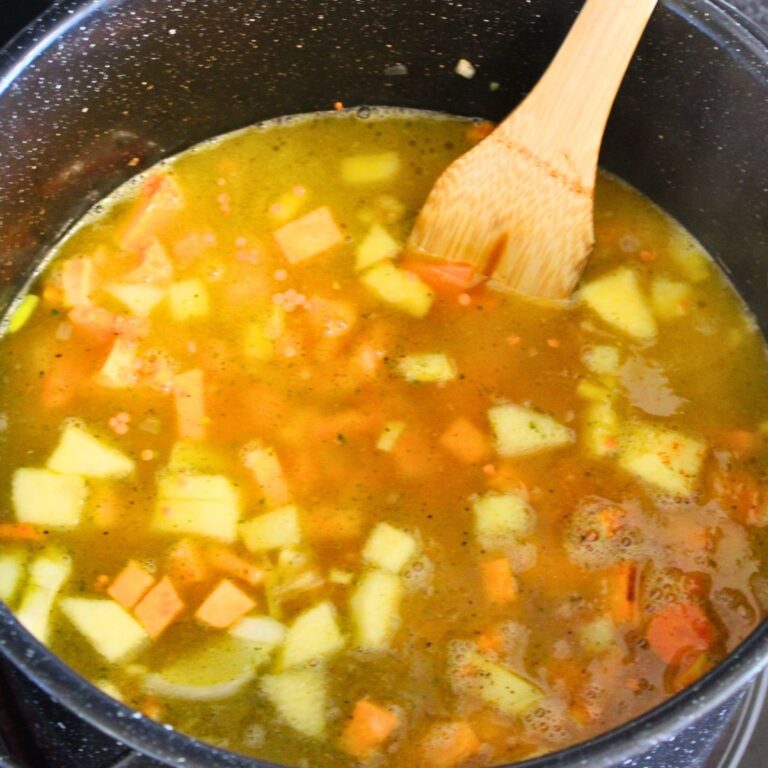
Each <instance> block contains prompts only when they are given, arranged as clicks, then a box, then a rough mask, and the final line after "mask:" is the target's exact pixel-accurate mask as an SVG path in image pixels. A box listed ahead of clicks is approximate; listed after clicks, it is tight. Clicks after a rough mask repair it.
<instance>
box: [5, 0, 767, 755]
mask: <svg viewBox="0 0 768 768" xmlns="http://www.w3.org/2000/svg"><path fill="white" fill-rule="evenodd" d="M579 5H580V2H578V1H577V0H466V1H465V2H460V1H459V0H377V1H376V2H366V1H365V0H227V2H224V1H223V0H175V2H169V1H168V0H92V1H91V2H63V3H60V4H58V5H57V6H56V7H55V9H54V10H53V11H51V12H49V13H48V14H47V15H46V16H44V17H43V18H42V19H41V20H40V21H38V22H37V23H36V24H34V25H33V26H32V27H31V28H30V29H28V30H27V31H26V32H24V33H23V34H22V35H21V36H20V37H19V38H17V39H16V41H15V42H14V43H13V44H12V45H11V46H10V48H9V49H7V50H6V51H4V52H0V291H1V292H0V309H2V308H3V307H7V305H8V303H9V301H10V300H11V299H12V297H13V296H14V295H15V294H16V293H17V292H18V290H19V288H20V287H22V286H23V285H24V284H25V282H26V281H27V280H28V279H30V277H31V276H32V275H33V274H34V272H35V269H36V267H37V265H38V264H39V263H40V259H41V257H42V256H43V255H44V254H45V253H46V250H47V249H48V248H49V246H50V245H51V243H53V242H55V241H56V239H57V238H59V237H60V236H61V235H62V234H63V233H64V232H65V231H66V229H67V227H68V226H69V225H70V224H71V223H72V222H73V221H75V220H76V219H77V218H78V217H79V216H80V215H81V214H82V213H84V212H85V210H86V209H87V208H89V207H90V206H91V205H92V204H93V203H94V202H96V201H97V200H98V199H99V198H101V197H103V196H104V195H105V194H107V193H108V192H109V191H111V190H112V189H113V188H114V187H115V186H116V185H117V184H119V183H120V182H122V181H124V180H125V179H126V178H128V177H129V176H131V175H132V174H134V173H136V172H137V171H139V170H141V169H142V168H144V167H146V166H148V165H150V164H152V163H154V162H155V161H157V160H158V159H160V158H162V157H166V156H168V155H170V154H172V153H175V152H178V151H179V150H182V149H184V148H185V147H188V146H189V145H191V144H194V143H195V142H198V141H200V140H202V139H205V138H208V137H210V136H214V135H216V134H220V133H223V132H226V131H229V130H232V129H234V128H239V127H241V126H244V125H247V124H249V123H253V122H255V121H259V120H263V119H266V118H271V117H274V116H276V115H282V114H288V113H296V112H309V111H314V110H325V109H330V108H331V106H332V104H333V103H334V102H336V101H342V102H343V103H344V104H345V105H347V106H356V105H361V104H392V105H401V106H409V107H422V108H427V109H434V110H444V111H447V112H453V113H457V114H463V115H479V116H483V117H486V118H491V119H499V118H501V117H502V116H504V115H505V114H506V113H507V112H508V111H510V109H511V108H512V107H514V106H515V104H516V103H517V102H518V101H519V100H520V99H521V97H522V96H523V95H524V94H525V93H526V92H527V91H528V90H529V89H530V88H531V86H532V85H533V84H534V82H535V81H536V80H537V78H538V77H539V75H540V73H541V72H542V71H543V69H544V68H545V66H546V64H547V62H548V61H549V60H550V59H551V57H552V55H553V54H554V52H555V50H556V49H557V47H558V45H559V43H560V41H561V40H562V38H563V36H564V35H565V32H566V31H567V29H568V28H569V26H570V24H571V23H572V21H573V19H574V17H575V15H576V12H577V10H578V6H579ZM459 58H466V59H468V60H470V61H471V62H472V63H473V64H474V65H475V66H476V67H477V74H476V75H475V77H474V78H473V79H472V80H466V79H463V78H461V77H458V76H457V75H455V74H454V72H453V69H454V66H455V64H456V62H457V60H458V59H459ZM492 82H495V83H498V84H499V87H498V88H497V89H496V90H491V88H490V83H492ZM766 137H768V43H767V42H766V40H765V38H763V37H761V35H760V33H759V32H758V30H756V29H754V28H751V27H750V26H749V24H748V23H747V22H746V21H745V20H744V19H743V18H742V17H740V16H739V15H738V14H736V13H735V11H733V9H732V8H730V7H729V6H728V5H726V4H725V3H724V2H720V0H668V1H667V2H665V3H664V5H663V7H661V8H659V9H658V11H657V12H656V14H655V16H654V18H653V19H652V21H651V24H650V27H649V29H648V32H647V34H646V37H645V39H644V40H643V42H642V44H641V45H640V49H639V51H638V54H637V56H636V59H635V61H634V63H633V64H632V66H631V68H630V71H629V74H628V77H627V80H626V82H625V84H624V86H623V87H622V90H621V93H620V95H619V98H618V101H617V103H616V107H615V109H614V112H613V115H612V117H611V120H610V123H609V126H608V131H607V134H606V139H605V144H604V148H603V155H602V163H603V165H604V167H606V168H607V169H609V170H611V171H613V172H614V173H616V174H618V175H619V176H621V177H623V178H625V179H627V180H628V181H629V182H631V183H632V184H634V185H635V186H636V187H638V188H639V189H640V190H641V191H642V192H644V193H646V194H647V195H649V196H650V197H651V198H653V199H654V200H655V201H657V202H658V203H659V204H660V205H661V206H663V207H664V208H665V209H666V210H667V211H669V212H670V213H671V214H673V215H674V216H676V217H677V218H678V219H679V220H680V221H681V222H682V223H683V224H684V225H685V226H686V227H688V229H690V230H691V231H692V232H693V233H694V234H695V235H696V236H697V237H698V238H699V239H700V240H701V241H702V243H703V244H704V246H705V247H706V248H707V249H708V250H709V252H710V253H712V254H714V256H715V257H716V258H717V259H718V261H719V262H720V264H721V265H722V266H723V267H724V268H725V270H726V271H727V273H728V274H729V275H730V277H731V279H732V280H733V282H734V284H735V285H736V287H737V289H738V290H739V292H740V293H741V295H742V296H743V297H744V299H745V300H746V301H747V303H748V304H749V305H750V307H751V308H752V310H753V311H754V313H755V314H756V316H757V318H758V321H759V322H760V324H761V326H762V328H763V330H764V332H765V331H766V330H768V327H767V326H768V313H766V311H765V310H766V276H767V271H766V268H767V267H768V151H767V148H766ZM0 640H1V642H0V650H1V651H2V653H3V654H4V655H5V656H6V657H7V658H8V659H9V660H10V661H11V662H12V663H13V664H14V665H15V666H16V667H17V668H18V669H19V670H20V671H21V672H22V673H23V674H24V675H26V676H28V678H29V679H30V680H32V681H34V682H35V683H37V684H38V685H39V686H40V687H42V688H43V689H44V690H46V691H47V692H48V693H49V694H50V695H52V696H53V697H55V698H56V699H58V700H59V701H60V702H62V703H63V704H64V705H65V706H67V707H68V708H69V709H71V710H72V711H73V712H75V713H77V714H78V715H79V716H81V717H82V718H84V719H85V720H87V721H88V722H90V723H92V724H93V725H96V726H97V727H99V728H100V729H102V730H103V731H105V732H106V733H109V734H110V735H112V736H114V737H115V738H116V739H118V740H119V741H121V742H123V743H125V744H127V745H129V746H130V747H133V748H135V749H136V750H138V751H139V752H140V753H142V754H146V755H150V756H152V757H155V758H157V759H159V760H162V761H166V762H168V763H170V764H174V765H176V764H179V765H180V764H183V765H186V766H201V767H202V766H206V768H209V767H210V766H213V765H216V766H232V767H234V766H254V765H256V764H255V763H253V762H252V761H250V760H247V759H246V758H244V757H241V756H237V755H233V754H231V753H227V752H224V751H221V750H217V749H214V748H212V747H209V746H207V745H204V744H201V743H199V742H196V741H193V740H192V739H189V738H187V737H185V736H183V735H181V734H179V733H176V732H175V731H172V730H168V729H166V728H164V727H163V726H162V725H158V724H156V723H154V722H152V721H150V720H147V719H146V718H143V717H141V716H140V715H138V714H137V713H134V712H132V711H130V710H128V709H126V708H124V707H123V706H121V705H120V704H118V703H117V702H115V701H113V700H112V699H109V698H107V697H106V696H104V695H103V694H101V693H100V692H99V691H97V690H96V689H95V688H94V687H92V686H91V685H90V684H89V683H87V682H86V681H85V680H83V679H82V678H81V677H79V676H78V675H77V674H76V673H74V672H73V671H72V670H70V669H69V668H67V667H66V666H65V665H63V664H62V663H61V662H60V661H58V660H57V659H56V658H54V657H53V656H52V655H51V654H49V653H48V652H47V651H46V650H45V649H44V648H43V647H42V646H41V645H39V644H38V643H37V642H36V641H35V640H34V639H32V638H31V637H30V636H29V635H28V634H27V633H26V632H25V631H24V630H23V629H22V628H21V627H20V626H19V625H18V623H17V622H16V621H15V619H14V618H13V617H12V615H11V614H10V612H9V611H8V610H7V609H6V608H5V607H4V606H2V605H1V604H0ZM766 661H768V625H767V624H763V625H762V626H761V627H760V628H759V629H758V630H757V631H755V632H754V633H753V634H752V636H751V637H749V638H748V639H747V640H746V641H745V642H744V643H742V645H741V646H740V647H739V648H738V649H737V650H736V651H735V652H734V653H732V654H731V655H730V656H729V657H728V658H727V659H726V660H725V661H724V662H723V663H722V664H721V665H720V666H719V667H718V668H717V669H715V670H714V671H713V672H711V673H710V674H708V675H707V676H706V677H705V678H703V679H702V680H700V681H699V682H697V683H696V684H695V685H694V686H692V687H691V688H689V689H688V690H686V691H684V692H682V693H680V694H678V695H677V696H676V697H674V698H673V699H671V700H669V701H667V702H666V703H665V704H663V705H661V706H660V707H657V708H656V709H655V710H653V711H652V712H649V713H648V714H646V715H644V716H643V717H641V718H638V719H637V720H635V721H633V722H631V723H628V724H627V725H624V726H622V727H621V728H617V729H616V730H614V731H612V732H610V733H608V734H605V735H604V736H601V737H599V738H597V739H593V740H591V741H589V742H587V743H585V744H582V745H580V746H576V747H573V748H570V749H567V750H564V751H562V752H559V753H556V754H553V755H549V756H547V757H543V758H539V759H536V760H532V761H530V762H527V763H525V764H524V765H525V766H526V767H527V768H534V766H536V767H537V768H538V767H539V766H541V767H542V768H544V766H547V767H548V768H551V767H554V766H562V768H565V767H566V766H576V765H582V764H589V765H590V766H594V767H595V768H597V767H598V766H608V765H617V764H620V763H622V762H623V761H624V760H626V759H628V758H630V757H633V756H636V755H638V754H640V753H644V752H646V751H647V750H648V749H649V747H651V746H652V745H654V744H656V743H657V742H659V741H662V740H664V739H667V738H669V737H671V736H672V735H674V734H675V733H677V732H679V731H680V730H681V729H682V728H683V727H684V726H686V725H689V724H690V723H692V722H693V721H695V720H697V719H698V718H701V717H702V716H703V715H704V714H705V713H707V712H709V711H710V710H712V709H713V708H715V707H717V706H718V705H721V704H722V703H723V702H724V701H725V700H726V699H727V698H729V697H730V696H732V695H733V694H734V693H735V692H736V691H737V690H738V689H740V688H741V687H743V685H744V684H745V683H746V682H747V681H748V680H749V679H750V678H751V677H752V676H754V675H755V674H756V673H757V671H758V670H759V669H761V668H762V666H763V665H764V664H765V663H766Z"/></svg>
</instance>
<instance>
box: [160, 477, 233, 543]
mask: <svg viewBox="0 0 768 768" xmlns="http://www.w3.org/2000/svg"><path fill="white" fill-rule="evenodd" d="M239 519H240V500H239V498H238V495H237V491H236V490H235V488H234V487H233V486H232V483H230V481H229V480H228V479H227V478H226V477H224V476H223V475H192V474H186V473H168V474H167V475H165V476H163V477H161V478H160V481H159V483H158V494H157V502H156V503H155V514H154V516H153V519H152V526H153V528H155V530H158V531H163V532H164V533H173V534H184V533H191V534H195V535H197V536H207V537H210V538H212V539H219V540H220V541H227V542H232V541H235V539H236V538H237V524H238V521H239Z"/></svg>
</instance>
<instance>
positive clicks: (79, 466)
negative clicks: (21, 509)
mask: <svg viewBox="0 0 768 768" xmlns="http://www.w3.org/2000/svg"><path fill="white" fill-rule="evenodd" d="M46 466H47V467H48V469H51V470H53V471H54V472H59V473H60V474H62V475H81V476H82V477H98V478H101V479H103V480H119V479H121V478H124V477H128V476H129V475H131V474H133V471H134V469H135V468H136V463H135V462H134V461H133V459H131V458H130V457H128V456H126V455H125V454H124V453H123V452H122V451H118V450H117V448H113V447H112V446H111V445H107V444H106V443H104V442H103V441H101V440H99V439H98V438H96V437H94V436H93V435H92V434H90V432H88V431H86V430H85V429H84V428H83V426H82V425H80V424H78V423H77V422H73V421H70V422H68V423H67V425H66V426H65V427H64V431H63V432H62V433H61V439H60V440H59V444H58V445H57V446H56V449H55V450H54V452H53V453H52V454H51V457H50V458H49V459H48V463H47V464H46Z"/></svg>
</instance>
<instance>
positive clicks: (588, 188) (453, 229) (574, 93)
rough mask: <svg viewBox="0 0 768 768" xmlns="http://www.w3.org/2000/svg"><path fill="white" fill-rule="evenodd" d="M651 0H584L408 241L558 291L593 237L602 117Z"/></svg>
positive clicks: (513, 285)
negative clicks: (519, 97)
mask: <svg viewBox="0 0 768 768" xmlns="http://www.w3.org/2000/svg"><path fill="white" fill-rule="evenodd" d="M656 3H657V0H587V2H586V3H585V5H584V7H583V8H582V10H581V13H580V14H579V17H578V18H577V19H576V22H575V23H574V25H573V27H572V28H571V31H570V32H569V34H568V37H567V38H566V39H565V41H564V43H563V44H562V46H561V47H560V50H559V51H558V52H557V55H556V56H555V58H554V60H553V61H552V63H551V64H550V66H549V68H548V69H547V71H546V72H545V73H544V75H543V77H542V78H541V80H539V82H538V84H537V85H536V87H535V88H534V89H533V91H531V93H530V94H529V95H528V96H527V97H526V99H525V100H524V101H523V102H522V103H521V104H520V106H518V107H517V109H516V110H515V111H514V112H512V114H511V115H509V117H507V118H506V119H505V120H504V121H503V122H502V123H500V124H499V126H498V127H497V128H496V129H495V130H494V131H493V132H492V133H491V134H490V135H489V136H488V137H487V138H486V139H484V140H483V141H481V142H480V143H479V144H478V145H477V146H475V147H474V148H473V149H471V150H470V151H469V152H467V153H466V154H465V155H462V156H461V157H460V158H459V159H458V160H456V161H455V162H453V163H452V164H451V165H450V166H449V167H448V169H447V170H446V171H445V172H444V173H443V174H442V176H440V178H439V179H438V180H437V183H436V184H435V186H434V187H433V188H432V191H431V192H430V194H429V197H428V198H427V201H426V203H425V205H424V207H423V208H422V210H421V213H420V214H419V217H418V219H417V220H416V224H415V225H414V228H413V231H412V232H411V235H410V238H409V240H408V248H409V249H411V250H412V251H417V252H422V253H426V254H428V255H430V256H434V257H437V258H441V259H447V260H449V261H459V262H465V263H470V264H474V265H475V267H477V269H478V271H479V272H480V273H483V274H487V275H491V280H492V283H493V284H494V287H497V288H501V289H504V290H512V291H515V292H517V293H522V294H525V295H528V296H536V297H540V298H548V299H564V298H567V297H568V296H569V295H570V293H571V291H572V290H573V289H574V287H575V285H576V283H577V282H578V280H579V277H580V276H581V273H582V271H583V270H584V266H585V264H586V261H587V257H588V256H589V254H590V252H591V250H592V247H593V245H594V229H593V222H592V208H593V198H594V191H595V176H596V173H597V159H598V154H599V151H600V143H601V141H602V137H603V132H604V131H605V124H606V122H607V120H608V114H609V112H610V110H611V106H612V105H613V101H614V99H615V97H616V92H617V91H618V89H619V85H620V84H621V81H622V79H623V77H624V73H625V72H626V69H627V67H628V66H629V62H630V59H631V58H632V54H633V53H634V51H635V48H636V47H637V44H638V41H639V40H640V37H641V35H642V33H643V30H644V29H645V26H646V24H647V23H648V19H649V18H650V16H651V13H652V12H653V9H654V7H655V6H656ZM628 150H629V151H631V148H628Z"/></svg>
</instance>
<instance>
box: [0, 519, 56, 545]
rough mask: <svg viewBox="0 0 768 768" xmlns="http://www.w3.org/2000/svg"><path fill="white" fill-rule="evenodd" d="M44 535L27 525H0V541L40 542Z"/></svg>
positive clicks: (37, 529)
mask: <svg viewBox="0 0 768 768" xmlns="http://www.w3.org/2000/svg"><path fill="white" fill-rule="evenodd" d="M44 538H45V533H44V532H43V531H41V530H40V529H39V528H37V527H35V526H34V525H30V524H29V523H0V541H2V540H4V541H42V540H43V539H44Z"/></svg>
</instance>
